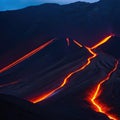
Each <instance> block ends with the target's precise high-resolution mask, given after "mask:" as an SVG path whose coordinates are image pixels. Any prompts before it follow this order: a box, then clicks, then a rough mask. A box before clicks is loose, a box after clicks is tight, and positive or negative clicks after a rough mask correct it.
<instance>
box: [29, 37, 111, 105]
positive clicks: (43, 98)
mask: <svg viewBox="0 0 120 120" xmlns="http://www.w3.org/2000/svg"><path fill="white" fill-rule="evenodd" d="M111 37H112V35H109V36H107V37H106V38H104V39H103V40H101V41H100V42H99V43H97V44H96V45H95V46H93V47H92V48H89V47H86V49H87V50H88V51H89V52H90V53H91V54H92V56H90V57H89V58H88V59H87V62H86V63H85V64H83V65H82V66H81V67H80V68H79V69H77V70H75V71H73V72H71V73H69V74H68V75H67V76H66V77H65V78H64V80H63V82H62V84H61V85H60V86H58V87H57V88H55V89H53V90H51V91H49V92H47V93H45V94H43V95H38V96H36V97H33V98H30V99H28V100H29V101H30V102H32V103H38V102H41V101H43V100H45V99H47V98H48V97H50V96H51V95H53V94H54V93H55V92H56V91H58V90H59V89H61V88H63V87H64V86H65V85H66V84H67V82H68V80H69V79H70V77H71V76H73V75H74V74H75V73H77V72H80V71H82V70H84V69H85V68H86V67H87V66H88V65H89V64H90V63H91V60H92V59H94V58H95V57H96V56H97V53H95V52H94V51H93V50H94V49H96V48H97V47H99V46H100V45H102V44H104V43H105V42H107V41H108V40H109V39H110V38H111ZM66 40H67V42H68V41H69V39H68V38H67V39H66ZM73 41H74V43H75V44H76V45H77V46H79V47H80V48H81V47H82V45H81V44H80V43H79V42H77V41H76V40H73ZM68 44H69V42H68Z"/></svg>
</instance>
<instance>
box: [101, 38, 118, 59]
mask: <svg viewBox="0 0 120 120" xmlns="http://www.w3.org/2000/svg"><path fill="white" fill-rule="evenodd" d="M100 50H101V51H103V52H105V53H107V54H110V55H112V56H114V57H115V58H117V59H119V58H120V52H119V51H120V37H117V36H114V37H112V38H111V39H110V40H109V41H108V43H106V44H104V45H102V46H101V47H100Z"/></svg>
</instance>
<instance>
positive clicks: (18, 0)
mask: <svg viewBox="0 0 120 120" xmlns="http://www.w3.org/2000/svg"><path fill="white" fill-rule="evenodd" d="M76 1H86V2H96V1H99V0H0V11H4V10H14V9H20V8H24V7H27V6H31V5H39V4H42V3H59V4H66V3H72V2H76Z"/></svg>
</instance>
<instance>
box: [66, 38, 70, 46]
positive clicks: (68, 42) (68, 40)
mask: <svg viewBox="0 0 120 120" xmlns="http://www.w3.org/2000/svg"><path fill="white" fill-rule="evenodd" d="M66 41H67V45H68V46H70V39H69V38H66Z"/></svg>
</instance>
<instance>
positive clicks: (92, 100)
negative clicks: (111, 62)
mask: <svg viewBox="0 0 120 120" xmlns="http://www.w3.org/2000/svg"><path fill="white" fill-rule="evenodd" d="M118 63H119V62H118V61H116V63H115V66H114V68H113V69H112V70H111V71H110V72H109V73H108V74H107V76H106V77H105V78H104V79H103V80H101V82H99V83H98V85H97V86H96V87H95V90H93V93H92V95H90V96H89V97H88V101H89V102H90V103H91V104H92V106H93V108H94V110H95V111H97V112H100V113H103V114H105V115H107V116H108V118H109V119H112V120H117V118H116V117H115V116H114V115H111V114H109V113H108V112H107V109H109V107H107V105H103V104H102V103H100V102H97V100H96V99H97V98H98V97H99V95H100V92H101V91H102V85H103V84H104V83H105V82H106V81H108V80H109V78H110V77H111V75H112V74H113V73H114V72H115V71H116V69H117V67H118Z"/></svg>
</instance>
